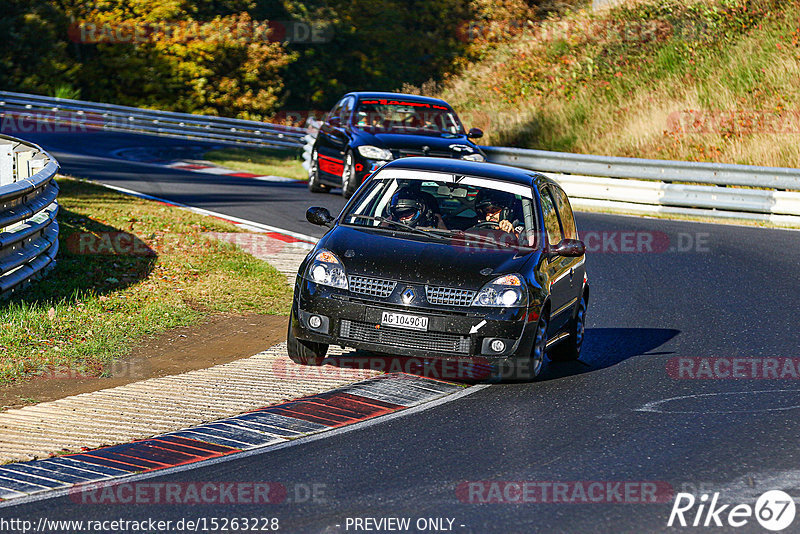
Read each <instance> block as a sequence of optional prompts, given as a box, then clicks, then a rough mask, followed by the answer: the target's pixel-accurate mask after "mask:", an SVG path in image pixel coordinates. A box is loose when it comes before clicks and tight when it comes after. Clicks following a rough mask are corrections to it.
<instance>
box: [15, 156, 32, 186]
mask: <svg viewBox="0 0 800 534" xmlns="http://www.w3.org/2000/svg"><path fill="white" fill-rule="evenodd" d="M15 156H16V159H17V181H19V180H27V179H28V178H30V177H31V176H33V175H32V174H31V167H30V162H31V160H32V159H33V152H32V151H30V150H25V151H23V152H17V153H16V154H15Z"/></svg>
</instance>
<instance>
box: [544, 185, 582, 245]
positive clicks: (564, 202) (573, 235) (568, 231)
mask: <svg viewBox="0 0 800 534" xmlns="http://www.w3.org/2000/svg"><path fill="white" fill-rule="evenodd" d="M550 190H551V191H552V192H553V193H554V196H555V198H556V206H557V207H558V215H559V216H560V218H561V226H562V228H563V229H564V237H565V238H566V239H578V228H577V227H576V226H575V215H574V214H573V213H572V206H570V205H569V199H568V198H567V194H566V193H565V192H564V191H563V190H562V189H561V188H560V187H552V188H550Z"/></svg>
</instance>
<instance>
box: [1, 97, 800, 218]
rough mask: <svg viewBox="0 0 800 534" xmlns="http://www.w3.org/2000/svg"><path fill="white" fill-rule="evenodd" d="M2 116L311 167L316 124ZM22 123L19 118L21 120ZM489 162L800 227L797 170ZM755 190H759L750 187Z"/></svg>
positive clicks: (593, 190)
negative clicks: (290, 157)
mask: <svg viewBox="0 0 800 534" xmlns="http://www.w3.org/2000/svg"><path fill="white" fill-rule="evenodd" d="M0 117H3V118H4V120H5V119H6V118H8V117H11V119H12V123H13V120H17V121H23V122H24V121H25V120H30V121H36V122H37V123H40V122H42V121H44V122H45V123H46V122H48V121H49V122H52V123H53V124H62V125H63V124H67V125H71V126H73V127H75V128H78V129H80V128H93V129H101V130H113V131H127V132H137V133H144V134H150V135H167V136H172V137H182V138H187V139H201V140H204V141H212V142H215V143H222V144H230V145H235V146H263V147H272V148H284V149H302V150H303V152H304V159H305V160H306V161H305V162H304V164H303V166H304V167H305V168H306V169H308V160H309V159H310V155H311V149H312V146H313V144H314V140H315V136H316V131H317V129H318V126H319V123H318V122H317V121H313V120H312V121H309V128H307V129H304V128H293V127H288V126H280V125H276V124H270V123H263V122H256V121H245V120H239V119H226V118H222V117H210V116H203V115H190V114H186V113H172V112H165V111H154V110H147V109H140V108H131V107H126V106H116V105H111V104H98V103H94V102H84V101H80V100H66V99H58V98H51V97H44V96H36V95H26V94H20V93H9V92H3V91H0ZM18 124H19V123H18ZM483 149H484V151H485V152H486V154H487V156H488V157H489V161H491V162H494V163H502V164H505V165H513V166H515V167H522V168H525V169H531V170H535V171H538V172H542V173H544V174H547V175H549V176H551V177H552V178H553V179H555V180H556V181H558V182H559V183H561V184H562V185H563V187H564V188H565V190H566V191H567V193H568V194H569V195H570V197H571V198H572V199H573V203H574V204H575V206H576V207H578V208H580V207H589V208H601V209H616V210H622V211H625V212H635V213H641V214H659V213H663V214H680V215H692V216H700V217H708V218H714V219H720V218H723V219H725V218H727V219H731V218H733V219H750V220H759V221H767V222H772V223H775V224H781V225H791V226H800V170H799V169H788V168H778V167H756V166H749V165H727V164H718V163H696V162H688V161H667V160H648V159H639V158H620V157H610V156H594V155H588V154H571V153H565V152H548V151H544V150H527V149H520V148H506V147H483ZM754 188H757V189H754Z"/></svg>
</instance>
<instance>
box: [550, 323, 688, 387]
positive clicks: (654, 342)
mask: <svg viewBox="0 0 800 534" xmlns="http://www.w3.org/2000/svg"><path fill="white" fill-rule="evenodd" d="M678 334H680V330H674V329H671V328H587V329H586V340H585V341H584V346H583V351H582V352H581V358H580V360H578V361H575V362H564V363H557V364H555V365H551V368H550V372H549V373H548V374H547V375H546V376H545V377H543V378H544V379H545V380H547V379H553V378H563V377H565V376H571V375H577V374H581V373H588V372H591V371H599V370H600V369H605V368H606V367H611V366H612V365H617V364H618V363H620V362H623V361H625V360H627V359H628V358H634V357H637V356H657V355H665V354H672V353H671V352H652V351H653V350H655V349H657V348H658V347H660V346H661V345H663V344H664V343H666V342H668V341H669V340H671V339H672V338H674V337H675V336H677V335H678Z"/></svg>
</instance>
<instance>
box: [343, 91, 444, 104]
mask: <svg viewBox="0 0 800 534" xmlns="http://www.w3.org/2000/svg"><path fill="white" fill-rule="evenodd" d="M344 96H355V97H356V98H357V99H358V100H361V99H363V98H386V99H395V100H397V99H403V100H411V101H414V102H425V103H427V104H439V105H445V106H447V107H448V108H449V107H451V106H450V104H448V103H447V102H445V101H444V100H442V99H441V98H433V97H430V96H420V95H409V94H405V93H382V92H371V91H357V92H354V93H347V94H346V95H344ZM344 96H343V97H342V98H344Z"/></svg>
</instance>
